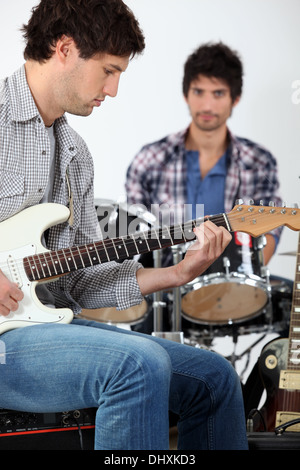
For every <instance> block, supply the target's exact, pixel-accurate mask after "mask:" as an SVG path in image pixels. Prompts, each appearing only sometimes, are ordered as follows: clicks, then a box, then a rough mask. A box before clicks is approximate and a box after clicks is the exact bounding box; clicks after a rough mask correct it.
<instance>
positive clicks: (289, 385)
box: [279, 370, 300, 390]
mask: <svg viewBox="0 0 300 470" xmlns="http://www.w3.org/2000/svg"><path fill="white" fill-rule="evenodd" d="M279 388H282V389H284V390H300V371H295V370H282V371H281V372H280V379H279Z"/></svg>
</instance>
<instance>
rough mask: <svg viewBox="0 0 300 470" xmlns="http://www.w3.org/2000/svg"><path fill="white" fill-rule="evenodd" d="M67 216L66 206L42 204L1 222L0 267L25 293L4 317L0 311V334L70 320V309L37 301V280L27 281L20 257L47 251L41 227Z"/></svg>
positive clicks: (71, 313)
mask: <svg viewBox="0 0 300 470" xmlns="http://www.w3.org/2000/svg"><path fill="white" fill-rule="evenodd" d="M68 217H69V210H68V208H67V207H65V206H62V205H59V204H41V205H38V206H33V207H30V208H28V209H25V210H24V211H22V212H20V213H19V214H17V215H15V216H13V217H11V218H10V219H7V220H5V221H4V222H2V223H1V224H0V246H1V251H0V269H1V271H3V273H4V274H5V275H6V276H7V277H8V278H9V279H10V280H11V281H12V282H17V283H18V284H19V287H20V288H21V290H22V292H23V293H24V299H23V300H22V301H21V302H20V304H19V308H18V310H17V311H15V312H11V313H10V314H9V315H8V316H6V317H4V316H1V315H0V334H1V333H3V332H5V331H8V330H11V329H14V328H20V327H24V326H29V325H33V324H39V323H70V322H71V321H72V319H73V312H72V311H71V310H70V309H54V308H49V307H46V306H45V305H43V304H42V303H41V302H40V301H39V299H38V298H37V296H36V293H35V287H36V285H37V282H30V281H29V280H28V278H27V275H26V273H25V271H24V268H23V258H25V257H27V256H30V255H33V254H36V253H43V252H46V251H47V250H46V249H45V247H44V246H43V245H42V243H41V238H42V234H43V233H44V231H45V230H47V228H49V227H51V226H52V225H56V224H59V223H61V222H64V221H66V220H67V219H68Z"/></svg>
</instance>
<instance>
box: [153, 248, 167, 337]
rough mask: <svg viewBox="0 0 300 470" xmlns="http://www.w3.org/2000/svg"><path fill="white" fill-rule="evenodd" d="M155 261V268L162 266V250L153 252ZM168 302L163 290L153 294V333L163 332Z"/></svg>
mask: <svg viewBox="0 0 300 470" xmlns="http://www.w3.org/2000/svg"><path fill="white" fill-rule="evenodd" d="M153 262H154V267H155V268H161V251H160V250H157V251H154V252H153ZM165 306H166V302H163V301H162V291H158V292H155V293H154V294H153V333H152V334H153V335H154V336H155V333H158V332H161V331H162V328H163V308H164V307H165Z"/></svg>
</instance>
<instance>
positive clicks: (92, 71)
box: [0, 0, 248, 450]
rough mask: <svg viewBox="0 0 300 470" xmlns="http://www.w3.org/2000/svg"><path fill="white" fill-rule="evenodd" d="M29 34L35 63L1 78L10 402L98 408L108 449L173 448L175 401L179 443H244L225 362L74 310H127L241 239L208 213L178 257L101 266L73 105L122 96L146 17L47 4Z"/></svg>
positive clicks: (1, 303) (85, 1)
mask: <svg viewBox="0 0 300 470" xmlns="http://www.w3.org/2000/svg"><path fill="white" fill-rule="evenodd" d="M23 30H24V36H25V39H26V49H25V59H26V63H25V65H24V66H22V67H21V68H20V69H19V70H17V71H16V72H15V73H14V74H13V75H12V76H10V77H8V78H6V79H5V80H3V81H1V82H0V122H1V128H0V131H1V139H0V160H1V171H2V174H1V178H2V180H1V195H0V207H1V211H0V214H1V218H2V219H1V220H2V222H1V224H0V234H1V236H0V238H1V247H2V250H5V251H1V260H2V264H1V271H0V326H1V329H0V333H2V334H1V337H0V338H1V342H2V343H1V344H2V345H5V364H3V363H2V364H1V365H0V407H1V408H6V409H15V410H22V411H30V412H36V413H38V412H40V413H47V412H50V413H53V412H63V411H66V410H72V409H81V408H89V407H95V408H96V409H97V413H96V420H95V448H96V449H104V450H112V449H118V450H125V449H135V450H138V449H146V450H152V449H159V450H164V449H165V450H167V449H169V414H168V412H169V409H171V410H172V411H174V412H175V413H177V414H178V415H179V417H180V418H179V422H178V430H179V442H178V448H179V449H185V450H187V449H246V448H247V447H248V446H247V437H246V432H245V419H244V411H243V403H242V395H241V387H240V383H239V379H238V377H237V374H236V372H235V371H234V368H233V367H232V366H231V364H229V363H228V361H226V360H225V359H224V358H222V357H220V356H219V355H217V354H215V353H212V352H210V351H202V350H199V349H196V348H191V347H189V346H186V345H183V344H178V343H175V342H172V341H166V340H163V339H161V338H154V337H151V336H146V335H141V334H138V333H135V332H132V331H127V330H122V329H118V328H116V327H115V326H111V325H106V324H103V323H100V322H89V321H86V320H81V319H76V318H75V319H74V320H73V312H74V313H78V312H80V309H81V308H82V307H85V308H97V307H102V306H117V307H118V308H119V309H122V308H123V309H125V308H127V307H130V306H131V305H134V304H138V303H139V302H141V301H142V299H143V297H144V296H145V295H146V294H147V293H151V292H155V291H156V290H157V289H159V288H161V287H162V288H170V287H172V286H177V285H180V284H185V283H186V282H188V281H190V280H191V279H193V278H195V277H196V276H199V275H200V274H201V272H203V271H204V270H205V269H206V267H207V266H208V265H209V264H210V263H211V262H213V261H214V260H215V259H216V258H217V257H219V256H220V255H221V253H222V251H223V250H224V249H225V247H226V246H227V244H228V243H229V241H230V239H231V235H230V234H229V232H228V231H227V230H226V229H225V228H223V227H217V226H216V225H215V224H213V223H212V222H210V221H208V222H206V223H205V224H202V225H201V226H200V227H198V228H197V229H195V235H196V236H197V240H198V241H196V245H195V247H194V248H195V249H194V250H190V251H189V253H188V255H187V256H185V259H184V260H183V261H182V262H181V263H179V264H178V265H177V266H171V267H168V268H161V269H154V270H152V269H144V268H143V267H142V266H141V265H140V264H139V263H137V262H136V261H133V260H132V261H131V260H126V261H125V262H123V263H116V262H104V264H102V263H99V262H98V263H97V253H98V254H99V253H100V248H101V247H102V248H103V247H104V246H106V247H107V252H105V250H102V251H101V253H102V255H103V256H104V255H106V259H105V261H109V260H110V257H109V253H111V250H112V252H113V253H114V250H113V244H112V242H111V241H110V245H108V244H107V245H105V241H99V242H98V243H97V245H96V237H97V235H99V225H98V220H97V217H96V210H95V206H94V194H93V162H92V158H91V155H90V153H89V151H88V149H87V146H86V144H85V143H84V141H83V140H82V139H81V138H80V137H79V135H78V134H77V133H76V132H75V131H74V130H73V129H71V128H70V126H69V125H68V123H67V120H66V117H65V112H69V113H72V114H77V115H82V116H88V115H89V114H91V112H92V110H93V108H94V107H99V106H100V105H101V102H102V101H104V99H105V97H106V96H112V97H113V96H115V95H116V94H117V90H118V83H119V79H120V76H121V73H122V72H124V71H125V70H126V69H127V67H128V64H129V61H130V58H131V57H132V56H133V55H134V54H137V53H140V52H141V51H142V50H143V49H144V37H143V34H142V32H141V30H140V28H139V25H138V22H137V20H136V19H135V17H134V15H133V14H132V12H131V11H130V10H129V9H128V8H127V7H126V5H125V4H124V3H123V2H122V1H121V0H51V1H49V0H41V2H40V3H39V5H38V6H37V7H35V8H34V9H33V12H32V16H31V18H30V20H29V22H28V24H27V25H25V26H24V28H23ZM98 131H99V130H97V132H98ZM100 131H101V130H100ZM103 161H105V156H103ZM51 162H52V164H51ZM51 170H52V171H51ZM103 171H105V169H104V170H103ZM48 202H55V203H56V204H55V205H54V206H53V205H52V204H50V205H49V204H46V203H48ZM66 206H68V207H69V210H68V209H67V208H66ZM24 208H26V209H25V210H23V209H24ZM48 216H49V220H48ZM47 221H48V222H49V223H48V225H47ZM55 223H56V224H57V225H55V226H53V227H52V225H53V224H55ZM50 225H51V228H50V229H49V231H47V233H45V237H44V238H45V243H46V244H47V247H48V248H49V249H51V250H52V251H51V252H50V254H49V253H48V252H47V253H40V251H42V252H43V251H45V249H44V248H43V247H40V237H41V232H43V230H45V228H46V227H49V226H50ZM31 238H34V243H33V242H32V240H31ZM108 243H109V242H108ZM120 243H121V242H120ZM15 245H16V246H15ZM74 245H76V248H75V247H74ZM78 245H80V247H78ZM70 246H73V249H72V250H71V249H70V248H69V247H70ZM96 246H97V247H98V250H96ZM131 246H133V247H134V243H133V240H131ZM36 247H38V254H35V252H36V251H37V250H36ZM119 248H120V246H116V247H115V249H116V250H117V249H119ZM76 252H77V254H76ZM67 253H68V254H67ZM79 253H80V256H79ZM73 256H74V258H73ZM20 257H21V258H22V257H24V260H23V262H22V260H20V262H19V263H18V262H16V260H17V258H20ZM25 257H26V259H25ZM75 259H76V262H77V263H78V264H79V266H80V268H81V269H80V270H79V271H76V269H75V267H76V266H73V262H74V261H75ZM83 262H84V267H86V264H87V266H88V267H87V269H83V267H82V263H83ZM69 263H70V264H71V265H72V266H73V267H74V271H73V270H71V271H72V272H70V273H68V274H67V275H65V276H62V277H60V278H59V279H58V280H57V281H56V282H53V283H49V284H47V285H46V286H43V287H44V289H43V294H45V297H44V301H45V303H46V302H47V305H43V306H42V305H41V304H40V303H39V302H38V299H37V298H36V296H35V294H34V288H31V286H32V282H29V281H32V279H38V280H40V279H45V276H46V277H47V276H49V275H50V273H51V274H52V275H54V277H55V275H56V274H58V275H60V273H61V270H62V269H63V268H66V269H67V267H68V265H69ZM89 263H90V264H89ZM77 267H78V265H77ZM10 268H11V269H10ZM48 269H49V271H48ZM25 270H26V271H25ZM43 271H44V277H43ZM37 274H39V275H38V276H37ZM17 281H18V282H17ZM33 287H34V284H33ZM46 291H47V292H46ZM25 294H26V295H25ZM46 296H47V297H48V300H46ZM40 298H41V297H40ZM49 304H50V305H49ZM51 307H52V308H51ZM56 307H60V308H62V307H63V310H62V313H61V314H60V313H59V312H61V310H59V311H58V312H57V311H56ZM37 310H38V311H37ZM33 314H34V315H36V316H37V317H36V323H38V324H32V323H31V322H32V315H33ZM65 316H66V318H67V320H68V321H70V322H71V324H68V323H67V322H66V323H64V318H65ZM51 319H52V321H51ZM14 325H15V326H14ZM26 325H27V326H26ZM21 326H24V327H21ZM2 350H3V348H2Z"/></svg>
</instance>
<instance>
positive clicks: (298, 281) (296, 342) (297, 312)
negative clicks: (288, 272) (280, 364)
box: [288, 235, 300, 370]
mask: <svg viewBox="0 0 300 470" xmlns="http://www.w3.org/2000/svg"><path fill="white" fill-rule="evenodd" d="M288 369H294V370H295V369H296V370H300V235H299V240H298V251H297V261H296V274H295V282H294V291H293V301H292V307H291V317H290V334H289V353H288Z"/></svg>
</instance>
